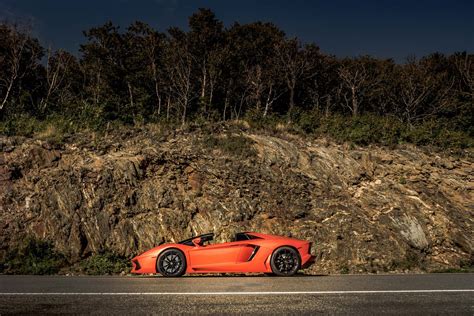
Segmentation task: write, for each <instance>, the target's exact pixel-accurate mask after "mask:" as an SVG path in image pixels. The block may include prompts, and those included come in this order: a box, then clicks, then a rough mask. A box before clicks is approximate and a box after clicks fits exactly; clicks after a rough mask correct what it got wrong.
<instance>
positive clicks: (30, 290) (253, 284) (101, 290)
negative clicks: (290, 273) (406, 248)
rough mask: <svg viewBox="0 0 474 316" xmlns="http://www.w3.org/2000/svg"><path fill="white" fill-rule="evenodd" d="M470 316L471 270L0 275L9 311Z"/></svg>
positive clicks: (473, 296)
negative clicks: (258, 274) (285, 274)
mask: <svg viewBox="0 0 474 316" xmlns="http://www.w3.org/2000/svg"><path fill="white" fill-rule="evenodd" d="M17 313H20V314H33V313H36V314H37V313H41V314H43V313H48V314H64V313H70V314H71V313H72V314H84V313H87V314H111V313H115V314H137V313H147V314H216V315H224V314H269V315H275V314H312V315H314V314H345V315H347V314H358V315H372V314H373V315H380V314H382V313H383V314H394V315H395V314H396V315H400V314H418V315H419V314H423V315H430V314H436V315H439V314H451V315H452V314H456V315H462V314H465V315H474V274H425V275H345V276H297V277H290V278H278V277H264V276H262V277H212V276H211V277H204V276H197V277H182V278H172V279H168V278H162V277H66V276H51V277H50V276H0V315H6V314H17Z"/></svg>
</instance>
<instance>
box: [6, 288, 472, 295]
mask: <svg viewBox="0 0 474 316" xmlns="http://www.w3.org/2000/svg"><path fill="white" fill-rule="evenodd" d="M384 293H474V289H452V290H374V291H282V292H278V291H272V292H11V293H9V292H3V293H0V295H3V296H6V295H15V296H22V295H23V296H28V295H44V296H79V295H83V296H85V295H102V296H113V295H117V296H118V295H130V296H132V295H133V296H141V295H158V296H159V295H161V296H165V295H189V296H206V295H305V294H319V295H324V294H384Z"/></svg>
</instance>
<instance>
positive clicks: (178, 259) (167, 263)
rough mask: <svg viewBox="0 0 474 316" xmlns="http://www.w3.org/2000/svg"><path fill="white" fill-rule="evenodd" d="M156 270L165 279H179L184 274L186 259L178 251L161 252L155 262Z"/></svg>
mask: <svg viewBox="0 0 474 316" xmlns="http://www.w3.org/2000/svg"><path fill="white" fill-rule="evenodd" d="M156 270H157V271H158V272H159V273H160V274H161V275H163V276H165V277H179V276H182V275H183V274H184V273H185V272H186V258H185V257H184V254H183V253H182V252H181V251H180V250H178V249H168V250H165V251H163V252H162V253H161V254H160V256H159V257H158V260H156Z"/></svg>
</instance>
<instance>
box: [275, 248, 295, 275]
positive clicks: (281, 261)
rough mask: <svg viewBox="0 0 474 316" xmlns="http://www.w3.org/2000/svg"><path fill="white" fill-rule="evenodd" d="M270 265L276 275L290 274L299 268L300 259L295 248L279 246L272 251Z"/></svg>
mask: <svg viewBox="0 0 474 316" xmlns="http://www.w3.org/2000/svg"><path fill="white" fill-rule="evenodd" d="M270 266H271V268H272V271H273V273H274V274H276V275H278V276H291V275H294V274H295V273H296V272H298V270H299V269H300V267H301V259H300V256H299V254H298V251H296V250H295V249H293V248H291V247H280V248H278V249H277V250H275V251H274V252H273V254H272V258H271V260H270Z"/></svg>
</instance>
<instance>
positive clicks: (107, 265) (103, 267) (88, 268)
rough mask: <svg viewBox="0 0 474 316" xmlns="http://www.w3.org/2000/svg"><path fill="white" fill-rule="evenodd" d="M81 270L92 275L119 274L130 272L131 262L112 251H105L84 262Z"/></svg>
mask: <svg viewBox="0 0 474 316" xmlns="http://www.w3.org/2000/svg"><path fill="white" fill-rule="evenodd" d="M80 268H81V271H82V272H84V273H85V274H90V275H104V274H117V273H121V272H122V271H128V270H130V262H129V260H127V259H126V258H124V257H121V256H118V255H117V254H115V253H113V252H111V251H105V252H102V253H99V254H95V255H92V256H90V257H89V258H87V259H85V260H83V261H82V262H81V263H80Z"/></svg>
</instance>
